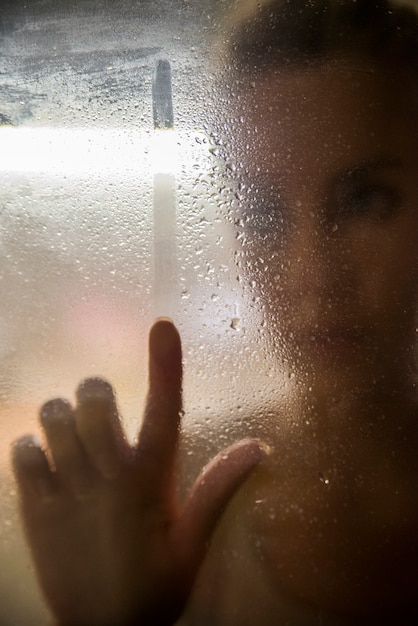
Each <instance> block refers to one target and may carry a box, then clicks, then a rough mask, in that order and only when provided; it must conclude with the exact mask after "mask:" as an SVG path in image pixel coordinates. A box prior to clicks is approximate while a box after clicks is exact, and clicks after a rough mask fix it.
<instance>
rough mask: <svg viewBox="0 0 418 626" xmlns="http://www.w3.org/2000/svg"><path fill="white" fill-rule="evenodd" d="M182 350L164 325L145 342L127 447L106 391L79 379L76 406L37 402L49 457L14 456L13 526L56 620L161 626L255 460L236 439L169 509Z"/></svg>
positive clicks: (24, 449) (22, 451)
mask: <svg viewBox="0 0 418 626" xmlns="http://www.w3.org/2000/svg"><path fill="white" fill-rule="evenodd" d="M181 379H182V366H181V347H180V339H179V336H178V333H177V331H176V329H175V328H174V326H173V325H172V324H171V323H170V322H169V321H166V320H162V321H159V322H157V323H156V324H155V325H154V327H153V328H152V330H151V334H150V387H149V394H148V400H147V405H146V410H145V417H144V422H143V426H142V429H141V433H140V436H139V439H138V443H137V445H135V446H133V447H131V446H129V445H128V444H127V442H126V440H125V438H124V435H123V432H122V429H121V426H120V422H119V418H118V414H117V408H116V403H115V398H114V395H113V392H112V389H111V387H110V386H109V385H108V384H107V383H105V382H104V381H101V380H98V379H93V380H88V381H85V382H84V383H82V384H81V385H80V387H79V389H78V392H77V407H76V408H75V409H73V408H72V407H71V406H70V405H69V404H68V403H67V402H65V401H63V400H53V401H51V402H49V403H47V404H46V405H45V406H44V407H43V409H42V411H41V422H42V426H43V429H44V432H45V435H46V439H47V442H48V453H47V455H46V454H45V452H44V451H43V450H42V449H41V447H40V446H39V445H38V444H37V443H36V441H34V440H33V438H31V437H26V438H23V439H21V440H19V441H18V442H17V443H16V444H15V448H14V466H15V472H16V476H17V479H18V484H19V487H20V492H21V505H22V515H23V521H24V523H25V527H26V531H27V536H28V540H29V544H30V547H31V549H32V553H33V557H34V562H35V566H36V569H37V573H38V577H39V581H40V584H41V586H42V588H43V591H44V593H45V597H46V599H47V600H48V603H49V606H50V607H51V609H52V611H53V613H54V615H55V617H56V618H57V620H58V623H59V624H65V625H67V624H68V625H72V626H125V625H131V624H135V625H138V626H140V625H142V624H144V625H149V624H155V625H156V626H171V625H172V624H173V623H174V622H175V620H176V618H177V617H178V616H179V615H180V613H181V612H182V610H183V608H184V605H185V603H186V601H187V599H188V596H189V594H190V589H191V587H192V584H193V582H194V579H195V576H196V573H197V570H198V569H199V566H200V564H201V561H202V559H203V557H204V555H205V552H206V550H207V544H208V541H209V539H210V536H211V534H212V531H213V529H214V527H215V525H216V522H217V520H218V518H219V517H220V515H221V514H222V512H223V509H224V508H225V506H226V504H227V503H228V501H229V500H230V498H231V497H232V495H233V494H234V492H235V491H236V490H237V489H238V487H239V486H240V484H241V483H242V482H243V481H244V480H245V478H246V477H247V475H248V474H249V473H250V472H251V470H252V469H253V468H254V467H255V466H256V465H257V464H258V463H259V462H260V460H261V459H262V458H263V456H264V452H263V448H262V446H260V444H259V443H257V442H255V441H250V440H243V441H241V442H239V443H238V444H235V445H233V446H231V447H230V448H228V450H226V451H223V452H222V453H221V454H220V455H219V456H217V457H216V458H215V459H214V460H213V461H212V462H211V463H210V464H209V465H208V466H207V467H206V468H205V470H204V471H203V472H202V473H201V475H200V477H199V478H198V479H197V481H196V482H195V484H194V486H193V488H192V490H191V492H190V495H189V497H188V499H187V500H186V502H185V503H184V504H183V505H180V503H179V502H177V497H176V484H175V457H176V447H177V439H178V431H179V421H180V413H181Z"/></svg>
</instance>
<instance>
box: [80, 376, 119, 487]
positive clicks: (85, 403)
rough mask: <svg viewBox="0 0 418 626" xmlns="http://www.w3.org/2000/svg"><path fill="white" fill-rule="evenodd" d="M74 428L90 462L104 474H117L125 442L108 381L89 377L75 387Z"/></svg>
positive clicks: (105, 476) (110, 475) (106, 476)
mask: <svg viewBox="0 0 418 626" xmlns="http://www.w3.org/2000/svg"><path fill="white" fill-rule="evenodd" d="M76 429H77V433H78V436H79V437H80V439H81V441H82V443H83V446H84V448H85V449H86V451H87V454H88V456H89V458H90V461H91V463H92V464H93V465H94V467H95V468H96V469H97V470H98V471H99V472H100V474H101V475H102V476H103V478H106V479H109V480H110V479H113V478H116V477H117V476H118V475H119V473H120V471H121V468H122V459H123V455H124V454H125V453H126V451H127V448H128V446H127V443H126V440H125V436H124V433H123V429H122V425H121V423H120V420H119V415H118V411H117V407H116V400H115V396H114V393H113V389H112V387H111V385H109V383H108V382H106V381H105V380H102V379H100V378H89V379H87V380H85V381H83V382H82V383H81V384H80V386H79V387H78V389H77V409H76Z"/></svg>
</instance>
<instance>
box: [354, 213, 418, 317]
mask: <svg viewBox="0 0 418 626" xmlns="http://www.w3.org/2000/svg"><path fill="white" fill-rule="evenodd" d="M415 232H416V226H412V225H411V226H410V228H408V227H407V226H406V224H402V223H400V224H397V225H394V226H393V227H392V228H389V227H388V228H386V229H385V228H384V227H376V225H372V224H370V225H365V226H364V227H363V229H362V231H361V235H360V236H359V233H356V235H354V234H353V235H352V237H351V245H350V248H351V263H352V267H353V268H354V274H355V277H356V283H357V286H356V290H357V296H358V302H359V306H361V307H362V308H363V310H364V312H365V314H366V315H368V316H370V317H373V316H377V317H379V318H380V319H381V320H382V321H383V320H384V319H387V321H388V323H390V322H391V323H397V322H400V320H401V319H402V318H403V319H410V318H411V317H412V316H413V314H414V311H415V303H416V296H417V286H418V280H417V278H418V276H417V270H418V241H417V240H416V237H415Z"/></svg>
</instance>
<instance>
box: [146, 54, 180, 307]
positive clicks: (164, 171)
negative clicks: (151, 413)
mask: <svg viewBox="0 0 418 626" xmlns="http://www.w3.org/2000/svg"><path fill="white" fill-rule="evenodd" d="M152 103H153V117H154V129H155V146H154V181H153V182H154V207H153V208H154V313H155V316H156V317H160V316H169V317H174V312H175V306H176V297H175V294H176V286H177V267H176V256H177V255H176V181H175V176H174V171H175V169H176V165H177V163H176V160H177V158H176V157H177V154H176V152H177V151H176V148H177V146H176V141H175V134H174V116H173V100H172V89H171V67H170V63H169V61H166V60H160V61H158V62H157V65H156V68H155V72H154V76H153V81H152Z"/></svg>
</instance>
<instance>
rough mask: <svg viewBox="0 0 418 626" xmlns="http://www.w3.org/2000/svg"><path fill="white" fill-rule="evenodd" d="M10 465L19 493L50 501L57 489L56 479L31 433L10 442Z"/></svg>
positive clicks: (27, 496)
mask: <svg viewBox="0 0 418 626" xmlns="http://www.w3.org/2000/svg"><path fill="white" fill-rule="evenodd" d="M12 467H13V471H14V474H15V477H16V480H17V484H18V487H19V490H20V493H21V495H22V496H23V497H24V498H25V497H26V498H36V499H39V500H41V501H43V502H48V501H50V500H51V499H52V498H53V496H54V494H55V493H56V491H57V485H56V481H55V479H54V475H53V473H52V471H51V468H50V466H49V463H48V460H47V458H46V456H45V453H44V451H43V450H42V448H41V445H40V442H39V441H38V440H37V438H36V437H34V436H33V435H25V436H23V437H20V438H19V439H18V440H17V441H15V442H14V443H13V444H12Z"/></svg>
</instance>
